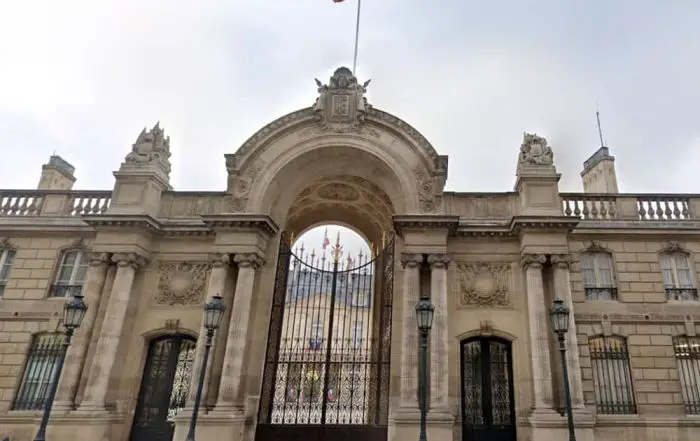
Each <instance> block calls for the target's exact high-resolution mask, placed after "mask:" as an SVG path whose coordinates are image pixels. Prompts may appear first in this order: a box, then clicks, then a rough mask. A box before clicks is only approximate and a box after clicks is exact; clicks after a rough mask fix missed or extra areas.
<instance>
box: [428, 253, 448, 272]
mask: <svg viewBox="0 0 700 441" xmlns="http://www.w3.org/2000/svg"><path fill="white" fill-rule="evenodd" d="M451 261H452V258H451V256H450V255H449V254H430V255H428V264H429V265H430V269H442V268H445V269H446V268H447V267H448V266H449V265H450V262H451Z"/></svg>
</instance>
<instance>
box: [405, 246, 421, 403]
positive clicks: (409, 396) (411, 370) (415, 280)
mask: <svg viewBox="0 0 700 441" xmlns="http://www.w3.org/2000/svg"><path fill="white" fill-rule="evenodd" d="M422 262H423V255H421V254H409V253H403V254H401V265H402V266H403V290H402V294H403V302H402V309H403V326H402V330H401V348H402V349H401V404H400V407H402V408H413V409H417V408H418V325H417V324H416V309H415V307H416V303H418V299H419V298H420V264H421V263H422Z"/></svg>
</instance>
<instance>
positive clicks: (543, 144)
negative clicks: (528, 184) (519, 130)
mask: <svg viewBox="0 0 700 441" xmlns="http://www.w3.org/2000/svg"><path fill="white" fill-rule="evenodd" d="M518 165H554V154H553V153H552V149H551V148H550V147H549V145H548V144H547V140H546V139H545V138H543V137H541V136H537V135H536V134H534V133H525V134H523V143H522V145H521V146H520V157H519V159H518Z"/></svg>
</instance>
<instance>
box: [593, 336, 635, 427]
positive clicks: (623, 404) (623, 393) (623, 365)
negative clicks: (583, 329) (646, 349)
mask: <svg viewBox="0 0 700 441" xmlns="http://www.w3.org/2000/svg"><path fill="white" fill-rule="evenodd" d="M588 348H589V349H590V353H591V370H592V371H593V389H594V392H595V400H596V408H597V409H598V413H600V414H633V413H637V405H636V402H635V398H634V390H633V387H632V371H631V369H630V360H629V354H628V352H627V342H626V341H625V339H624V338H623V337H593V338H591V339H589V340H588Z"/></svg>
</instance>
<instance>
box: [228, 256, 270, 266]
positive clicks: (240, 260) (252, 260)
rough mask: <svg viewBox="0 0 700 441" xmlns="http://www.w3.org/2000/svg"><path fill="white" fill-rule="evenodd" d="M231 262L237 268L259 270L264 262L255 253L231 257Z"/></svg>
mask: <svg viewBox="0 0 700 441" xmlns="http://www.w3.org/2000/svg"><path fill="white" fill-rule="evenodd" d="M233 261H234V262H235V263H236V265H238V267H239V268H253V269H258V268H260V267H261V266H262V265H263V264H264V263H265V261H264V260H263V258H262V257H260V256H259V255H258V254H256V253H241V254H236V255H235V256H234V257H233Z"/></svg>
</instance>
